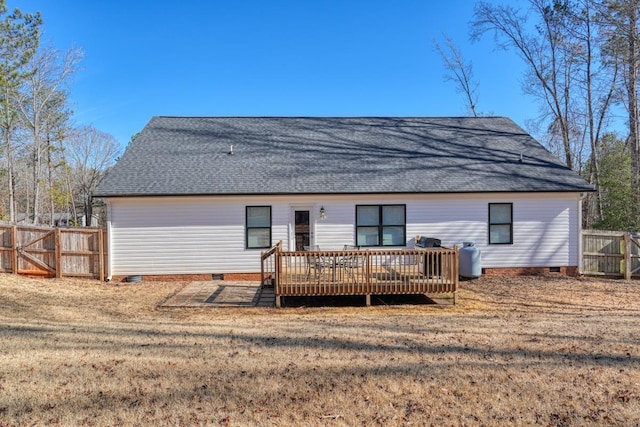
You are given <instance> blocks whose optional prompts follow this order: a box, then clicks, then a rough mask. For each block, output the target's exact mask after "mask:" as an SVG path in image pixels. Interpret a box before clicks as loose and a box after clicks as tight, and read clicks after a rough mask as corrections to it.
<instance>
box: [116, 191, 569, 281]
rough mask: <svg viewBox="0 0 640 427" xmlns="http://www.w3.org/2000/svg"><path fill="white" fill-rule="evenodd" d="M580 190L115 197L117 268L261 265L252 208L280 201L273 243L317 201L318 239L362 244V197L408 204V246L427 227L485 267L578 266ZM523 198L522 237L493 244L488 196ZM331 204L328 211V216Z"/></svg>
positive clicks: (286, 237) (517, 215) (183, 270)
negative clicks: (466, 247) (474, 250)
mask: <svg viewBox="0 0 640 427" xmlns="http://www.w3.org/2000/svg"><path fill="white" fill-rule="evenodd" d="M579 197H580V196H579V194H576V193H531V194H517V193H505V194H450V195H449V194H448V195H426V194H417V195H370V196H367V195H350V196H347V195H336V196H330V195H326V196H313V197H312V196H272V197H268V196H247V197H238V196H227V197H223V196H210V197H204V196H203V197H149V198H111V199H109V205H110V209H109V212H110V218H109V221H110V223H109V232H110V254H111V256H112V258H111V260H110V264H111V266H112V269H111V275H133V274H143V275H144V274H149V275H151V274H154V275H155V274H158V275H160V274H208V273H230V272H238V273H240V272H259V271H260V252H261V251H262V250H264V249H246V247H245V244H246V235H245V233H246V229H245V225H246V218H245V215H246V207H247V206H271V215H272V223H271V227H272V228H271V234H272V235H271V238H272V244H276V243H277V242H278V241H280V240H282V241H283V243H284V248H285V249H288V248H289V242H291V241H292V240H293V235H292V233H293V229H292V225H291V224H292V217H291V215H292V214H291V212H292V206H301V205H305V206H310V207H312V210H313V212H312V215H311V217H312V224H311V230H312V234H313V237H312V239H313V241H314V244H316V245H318V246H320V248H321V249H323V250H335V249H342V247H343V246H344V245H354V244H355V238H356V228H355V225H356V224H355V215H356V214H355V212H356V205H374V204H378V205H405V206H406V246H407V247H413V244H414V239H415V236H416V235H417V234H420V235H423V236H428V237H436V238H438V239H441V240H442V244H443V245H445V246H453V245H455V244H461V243H462V242H463V241H467V240H471V241H474V242H475V243H476V246H477V247H478V248H480V250H481V251H482V266H483V267H547V266H548V267H551V266H577V265H578V244H579V239H578V237H579V230H580V228H579V227H580V221H579V214H580V212H579V206H580V198H579ZM489 203H512V204H513V244H511V245H488V232H487V230H488V208H487V206H488V204H489ZM321 206H324V208H325V210H326V218H325V219H324V220H320V219H319V210H320V207H321Z"/></svg>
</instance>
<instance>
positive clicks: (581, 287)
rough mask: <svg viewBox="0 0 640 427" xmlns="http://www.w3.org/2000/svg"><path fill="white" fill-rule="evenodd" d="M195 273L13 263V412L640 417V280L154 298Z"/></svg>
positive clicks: (159, 419) (309, 419) (85, 420)
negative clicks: (47, 275)
mask: <svg viewBox="0 0 640 427" xmlns="http://www.w3.org/2000/svg"><path fill="white" fill-rule="evenodd" d="M183 285H184V283H150V282H143V283H129V284H113V283H110V284H105V283H99V282H96V281H81V280H77V281H76V280H34V279H27V278H23V277H17V276H12V275H8V274H0V307H1V309H0V425H2V426H5V425H7V426H12V425H100V426H103V425H185V426H187V425H188V426H191V425H229V426H241V425H256V426H271V425H274V426H285V425H286V426H288V425H297V426H324V425H327V426H343V425H348V426H360V425H361V426H374V425H437V426H441V425H507V424H511V425H542V426H572V425H578V426H579V425H607V426H608V425H620V426H622V425H624V426H638V425H640V386H639V384H640V283H639V282H637V281H636V282H624V281H608V280H594V279H569V278H531V277H529V278H515V279H491V278H482V279H480V280H479V281H475V282H463V283H462V291H461V292H460V298H459V304H458V305H457V306H455V307H434V306H424V305H423V306H386V307H355V308H344V307H343V308H313V309H309V308H307V309H304V308H302V309H300V308H296V309H281V310H275V309H158V308H156V306H157V304H158V303H159V302H160V301H162V300H163V299H165V298H166V297H167V296H169V295H171V294H172V293H174V292H176V291H177V290H178V289H180V288H181V286H183Z"/></svg>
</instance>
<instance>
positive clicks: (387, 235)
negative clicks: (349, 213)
mask: <svg viewBox="0 0 640 427" xmlns="http://www.w3.org/2000/svg"><path fill="white" fill-rule="evenodd" d="M405 213H406V206H405V205H360V206H356V246H404V245H405V244H406V237H405V236H406V214H405Z"/></svg>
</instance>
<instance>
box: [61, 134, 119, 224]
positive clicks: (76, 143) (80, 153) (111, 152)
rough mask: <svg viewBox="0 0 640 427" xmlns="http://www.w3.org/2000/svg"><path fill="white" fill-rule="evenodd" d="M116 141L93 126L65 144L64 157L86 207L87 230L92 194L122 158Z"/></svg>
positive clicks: (91, 206) (90, 219) (91, 214)
mask: <svg viewBox="0 0 640 427" xmlns="http://www.w3.org/2000/svg"><path fill="white" fill-rule="evenodd" d="M119 151H120V147H119V144H118V142H117V140H116V139H115V138H114V137H113V136H112V135H110V134H108V133H104V132H101V131H99V130H97V129H95V128H93V127H91V126H85V127H82V128H79V129H75V130H74V131H72V132H71V134H70V135H69V138H68V140H67V143H66V144H65V150H64V157H65V159H66V162H67V164H68V165H69V167H70V169H71V170H72V171H73V175H74V177H75V187H76V194H77V196H78V197H79V198H80V199H81V203H82V204H83V205H84V214H85V217H86V220H87V224H86V225H87V226H90V225H91V222H92V217H93V206H94V202H93V200H92V197H93V192H94V191H95V189H96V188H97V187H98V185H99V184H100V182H101V181H102V179H103V178H104V176H105V174H106V171H107V169H108V168H109V167H110V166H111V165H113V163H114V162H115V161H116V158H117V156H118V154H119Z"/></svg>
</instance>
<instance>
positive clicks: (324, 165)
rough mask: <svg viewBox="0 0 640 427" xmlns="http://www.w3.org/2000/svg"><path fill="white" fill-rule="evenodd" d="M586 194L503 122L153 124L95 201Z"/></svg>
mask: <svg viewBox="0 0 640 427" xmlns="http://www.w3.org/2000/svg"><path fill="white" fill-rule="evenodd" d="M232 146H233V154H231V147H232ZM592 189H593V187H592V186H591V185H590V184H588V183H587V182H586V181H584V180H583V179H582V178H581V177H580V176H578V174H576V173H575V172H573V171H571V170H570V169H568V168H567V167H565V166H564V165H563V164H562V163H561V162H560V161H559V160H558V159H557V158H555V157H554V156H553V155H552V154H550V153H549V152H548V151H547V150H546V149H544V148H543V147H542V146H541V145H540V144H539V143H538V142H537V141H536V140H534V139H533V138H532V137H531V136H530V135H529V134H527V133H526V132H525V131H524V130H522V128H520V127H519V126H518V125H516V124H515V123H514V122H513V121H512V120H510V119H508V118H504V117H478V118H468V117H464V118H459V117H433V118H431V117H153V118H152V119H151V121H150V122H149V123H148V124H147V126H146V127H145V128H144V129H143V130H142V132H141V133H140V134H139V135H138V137H137V138H136V139H135V140H134V141H133V142H132V143H131V144H130V145H129V147H128V148H127V150H126V152H125V153H124V155H123V156H122V158H121V159H120V160H119V161H118V163H117V164H116V165H115V166H114V168H113V169H112V170H111V172H110V173H109V174H108V175H107V177H106V178H105V180H104V181H103V183H102V184H101V185H100V187H99V188H98V190H97V191H96V194H95V195H96V196H99V197H109V196H114V197H115V196H155V195H209V194H223V195H231V194H329V193H341V194H348V193H354V194H363V193H465V192H565V191H569V192H582V191H591V190H592Z"/></svg>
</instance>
